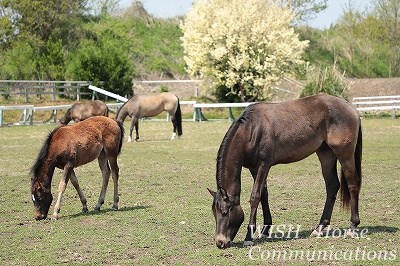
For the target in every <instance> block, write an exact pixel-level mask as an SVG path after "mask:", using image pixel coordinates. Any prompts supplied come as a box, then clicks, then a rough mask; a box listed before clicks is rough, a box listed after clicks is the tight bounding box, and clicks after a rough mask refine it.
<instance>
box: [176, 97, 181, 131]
mask: <svg viewBox="0 0 400 266" xmlns="http://www.w3.org/2000/svg"><path fill="white" fill-rule="evenodd" d="M175 119H176V125H177V127H178V136H181V135H182V112H181V104H180V103H179V98H178V107H177V108H176V112H175Z"/></svg>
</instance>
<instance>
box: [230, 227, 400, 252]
mask: <svg viewBox="0 0 400 266" xmlns="http://www.w3.org/2000/svg"><path fill="white" fill-rule="evenodd" d="M335 230H336V231H335ZM338 230H340V232H341V233H342V234H343V233H344V232H345V230H348V228H332V229H331V230H330V232H329V234H328V235H326V234H324V235H322V236H319V237H317V236H310V235H311V233H312V232H313V230H302V231H299V232H298V234H297V232H296V231H293V232H292V233H291V234H290V236H289V237H287V232H285V233H286V234H285V235H284V237H270V238H267V237H265V238H256V239H254V245H258V244H262V243H265V242H271V243H272V242H285V241H291V240H298V239H308V238H326V239H330V238H344V237H343V235H341V236H338V232H339V231H338ZM362 230H367V231H366V232H365V235H364V237H366V236H369V235H373V234H377V233H390V234H395V233H397V232H399V231H400V228H398V227H394V226H380V225H378V226H363V227H358V234H360V233H361V232H362ZM275 234H276V232H275ZM348 238H349V239H351V237H348ZM354 239H357V237H355V238H354ZM232 247H235V248H248V247H244V246H243V241H237V242H233V243H232Z"/></svg>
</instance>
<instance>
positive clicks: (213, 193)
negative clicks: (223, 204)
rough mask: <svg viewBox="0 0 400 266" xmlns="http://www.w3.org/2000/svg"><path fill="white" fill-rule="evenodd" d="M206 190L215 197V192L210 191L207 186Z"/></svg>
mask: <svg viewBox="0 0 400 266" xmlns="http://www.w3.org/2000/svg"><path fill="white" fill-rule="evenodd" d="M207 190H208V192H210V194H211V196H213V198H215V194H217V193H216V192H215V191H212V190H211V189H209V188H207Z"/></svg>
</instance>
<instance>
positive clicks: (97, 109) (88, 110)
mask: <svg viewBox="0 0 400 266" xmlns="http://www.w3.org/2000/svg"><path fill="white" fill-rule="evenodd" d="M92 116H108V107H107V105H106V104H105V103H104V102H102V101H99V100H95V101H91V102H85V103H74V104H73V105H72V107H71V108H69V109H68V110H67V113H66V114H65V115H64V117H63V118H61V119H60V124H62V125H66V124H68V123H69V122H70V121H71V120H74V121H75V122H79V121H83V120H85V119H88V118H89V117H92Z"/></svg>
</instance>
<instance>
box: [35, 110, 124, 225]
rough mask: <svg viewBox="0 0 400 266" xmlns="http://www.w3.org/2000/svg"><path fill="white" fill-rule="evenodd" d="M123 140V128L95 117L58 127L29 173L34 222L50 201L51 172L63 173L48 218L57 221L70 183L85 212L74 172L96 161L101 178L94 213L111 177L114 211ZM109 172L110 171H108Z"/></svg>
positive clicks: (43, 216)
mask: <svg viewBox="0 0 400 266" xmlns="http://www.w3.org/2000/svg"><path fill="white" fill-rule="evenodd" d="M123 136H124V130H123V126H122V125H121V124H120V123H118V122H116V121H114V120H113V119H111V118H108V117H104V116H96V117H92V118H89V119H86V120H84V121H82V122H81V123H76V124H73V125H69V126H63V127H58V128H56V129H55V130H53V131H52V132H51V133H50V134H49V135H48V137H47V139H46V141H45V143H44V145H43V147H42V149H41V150H40V153H39V156H38V158H37V160H36V162H35V164H34V165H33V166H32V169H31V175H32V180H31V193H32V200H33V205H34V209H35V210H34V213H35V218H36V220H41V219H45V218H46V217H47V213H48V211H49V208H50V204H51V202H52V201H53V196H52V194H51V180H52V178H53V174H54V170H55V168H56V167H57V168H60V169H63V170H64V173H63V177H62V178H61V181H60V184H59V186H58V190H59V192H58V198H57V202H56V204H55V206H54V213H53V216H52V218H53V219H58V218H59V212H60V205H61V198H62V195H63V194H64V191H65V188H66V186H67V183H68V180H71V183H72V185H74V187H75V189H76V191H77V192H78V195H79V198H80V200H81V202H82V211H83V212H87V211H88V209H87V205H86V198H85V196H84V195H83V193H82V190H81V189H80V187H79V183H78V179H77V177H76V175H75V172H74V168H75V167H78V166H81V165H84V164H87V163H89V162H91V161H93V160H95V159H96V158H97V159H98V162H99V167H100V169H101V172H102V176H103V185H102V188H101V192H100V197H99V200H98V203H97V205H96V208H95V210H97V211H98V210H100V207H101V205H102V204H103V203H104V198H105V195H106V190H107V185H108V181H109V178H110V173H112V178H113V181H114V204H113V207H112V209H114V210H117V209H118V201H119V197H118V177H119V167H118V163H117V156H118V154H119V153H120V151H121V147H122V141H123ZM110 168H111V171H110Z"/></svg>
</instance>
